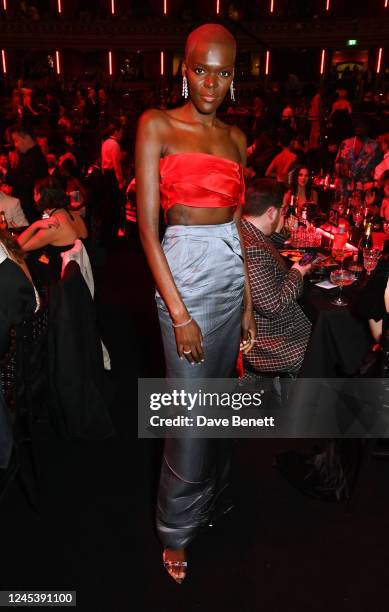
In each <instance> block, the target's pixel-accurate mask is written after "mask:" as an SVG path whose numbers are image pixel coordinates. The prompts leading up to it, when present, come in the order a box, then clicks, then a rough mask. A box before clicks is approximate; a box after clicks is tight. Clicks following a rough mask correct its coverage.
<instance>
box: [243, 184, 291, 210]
mask: <svg viewBox="0 0 389 612" xmlns="http://www.w3.org/2000/svg"><path fill="white" fill-rule="evenodd" d="M284 193H285V187H284V185H283V183H280V182H279V181H276V180H275V179H272V178H260V179H255V180H254V181H252V182H251V183H250V184H249V186H248V188H247V191H246V201H245V204H244V207H243V214H245V215H249V216H251V217H260V216H262V215H263V214H264V213H265V212H266V211H267V209H268V208H270V207H271V206H274V208H278V209H280V208H281V206H282V200H283V197H284Z"/></svg>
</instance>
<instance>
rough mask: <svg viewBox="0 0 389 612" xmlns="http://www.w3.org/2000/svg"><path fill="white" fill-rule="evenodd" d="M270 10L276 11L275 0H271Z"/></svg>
mask: <svg viewBox="0 0 389 612" xmlns="http://www.w3.org/2000/svg"><path fill="white" fill-rule="evenodd" d="M270 12H271V13H274V0H270Z"/></svg>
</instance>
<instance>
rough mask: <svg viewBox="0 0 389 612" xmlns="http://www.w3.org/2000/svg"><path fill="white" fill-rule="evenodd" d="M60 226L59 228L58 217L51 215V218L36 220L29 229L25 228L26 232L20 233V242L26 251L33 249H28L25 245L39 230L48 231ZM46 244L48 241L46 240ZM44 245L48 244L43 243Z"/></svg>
mask: <svg viewBox="0 0 389 612" xmlns="http://www.w3.org/2000/svg"><path fill="white" fill-rule="evenodd" d="M58 228H59V221H58V219H57V218H56V217H50V218H49V219H39V221H35V222H34V223H31V225H30V226H29V227H27V229H25V230H24V232H22V233H21V234H20V236H19V237H18V242H19V244H20V246H21V247H22V248H23V249H24V250H25V251H31V250H32V249H26V248H25V246H26V244H27V243H28V242H30V240H31V239H32V238H33V237H34V238H35V235H36V233H37V232H39V231H40V230H42V231H44V232H48V231H49V230H53V229H55V230H57V229H58ZM50 236H51V234H50ZM46 244H48V243H47V242H46ZM43 246H46V245H43ZM36 248H40V247H36Z"/></svg>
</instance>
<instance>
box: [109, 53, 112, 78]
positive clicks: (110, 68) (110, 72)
mask: <svg viewBox="0 0 389 612" xmlns="http://www.w3.org/2000/svg"><path fill="white" fill-rule="evenodd" d="M108 74H109V76H112V75H113V63H112V51H108Z"/></svg>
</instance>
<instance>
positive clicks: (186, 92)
mask: <svg viewBox="0 0 389 612" xmlns="http://www.w3.org/2000/svg"><path fill="white" fill-rule="evenodd" d="M181 93H182V97H183V98H185V99H186V98H188V97H189V89H188V79H187V78H186V76H185V74H184V76H183V77H182V92H181Z"/></svg>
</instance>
